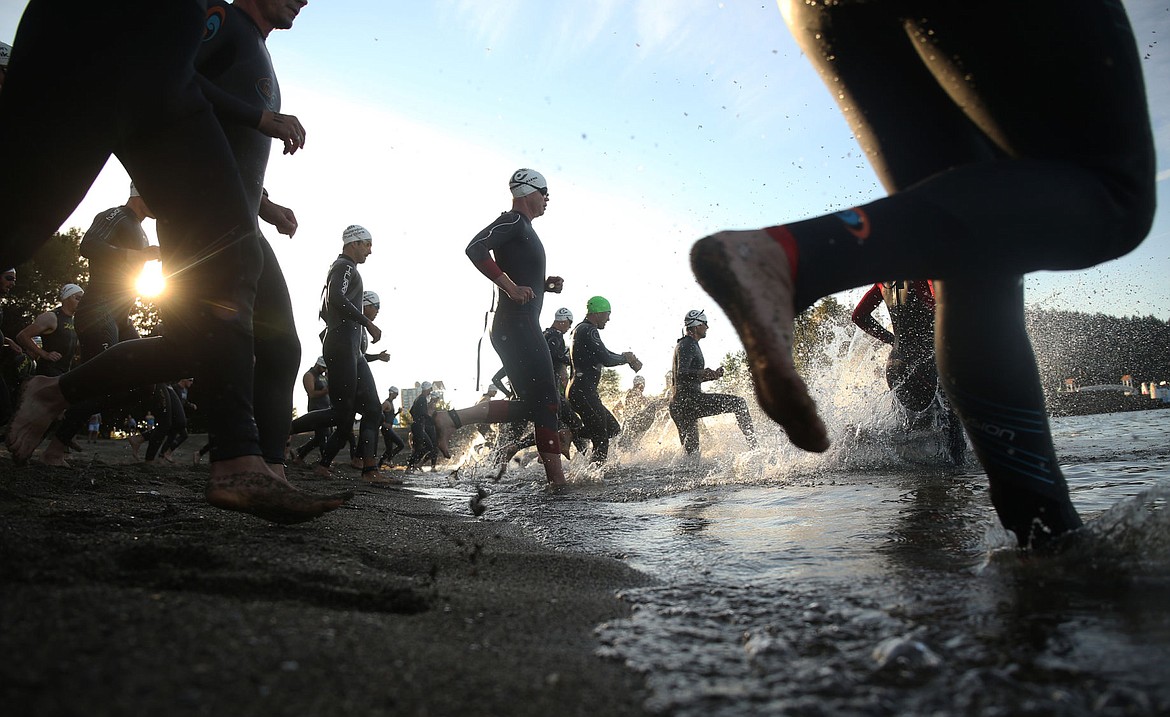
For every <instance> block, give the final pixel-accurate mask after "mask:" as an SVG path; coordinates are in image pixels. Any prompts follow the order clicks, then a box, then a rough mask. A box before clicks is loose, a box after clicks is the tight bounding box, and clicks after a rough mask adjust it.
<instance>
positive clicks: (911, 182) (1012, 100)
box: [772, 0, 1154, 308]
mask: <svg viewBox="0 0 1170 717" xmlns="http://www.w3.org/2000/svg"><path fill="white" fill-rule="evenodd" d="M783 7H784V11H785V16H786V19H788V22H789V26H790V28H791V29H792V31H793V34H794V36H795V37H796V39H797V41H798V43H799V44H800V46H801V48H802V49H803V50H804V52H805V54H806V55H807V56H808V57H809V58H810V59H811V60H812V62H813V63H814V65H815V66H816V67H817V70H818V71H819V72H820V74H821V76H822V79H823V80H824V81H825V82H826V84H827V85H828V86H829V88H830V90H831V92H832V93H833V95H834V96H835V97H837V98H838V102H839V104H840V105H841V108H842V110H843V111H844V116H845V117H846V119H847V120H848V121H849V123H850V126H851V128H852V130H853V132H854V135H855V136H856V137H857V138H858V141H859V142H860V144H861V146H862V148H863V150H864V151H865V153H866V156H867V158H868V159H869V161H870V162H871V163H872V165H873V166H874V169H875V170H876V171H877V173H878V176H879V177H880V178H881V180H882V183H883V184H884V185H885V186H886V188H887V189H888V190H890V191H891V192H895V193H894V194H892V195H891V196H890V197H888V198H886V199H882V200H879V201H877V202H873V203H871V204H868V205H865V206H864V207H860V208H858V210H854V211H849V212H841V213H838V214H834V215H829V216H826V217H822V218H819V219H813V220H809V221H807V222H798V223H796V224H790V225H786V227H784V228H783V229H784V230H786V232H787V234H788V235H790V236H791V238H792V241H793V242H794V243H795V247H796V250H797V254H798V257H799V259H798V262H799V270H798V272H797V276H796V292H797V296H796V303H797V308H803V307H804V306H808V305H810V304H811V303H812V302H813V301H815V300H816V299H817V298H819V297H821V296H825V295H828V294H831V293H833V292H835V291H840V290H843V289H847V288H852V287H855V286H862V285H865V284H867V283H872V282H873V281H875V280H881V279H883V278H887V277H890V276H906V277H914V278H926V277H932V278H944V279H945V278H952V277H956V276H965V277H975V276H983V275H986V274H998V275H1019V274H1023V273H1026V272H1030V271H1034V270H1038V269H1075V268H1083V267H1087V266H1092V265H1094V264H1097V263H1099V262H1101V261H1105V260H1107V259H1111V258H1114V257H1117V256H1120V255H1122V254H1124V253H1126V252H1128V251H1129V250H1131V249H1132V248H1133V247H1135V246H1136V245H1137V244H1138V243H1140V241H1141V239H1142V238H1143V237H1144V236H1145V235H1146V233H1147V232H1148V231H1149V227H1150V223H1151V221H1152V217H1153V211H1154V149H1153V142H1152V134H1151V131H1150V126H1149V119H1148V117H1149V113H1148V110H1147V107H1146V100H1145V91H1144V85H1143V81H1142V73H1141V67H1140V60H1139V57H1138V54H1137V51H1136V47H1135V43H1134V38H1133V34H1132V30H1131V29H1130V27H1129V24H1128V20H1127V19H1126V17H1125V13H1124V10H1123V9H1122V4H1121V3H1120V2H1116V0H1070V2H1067V3H1061V5H1060V7H1059V9H1054V8H1053V7H1052V6H1050V5H1046V4H1043V3H1040V4H1035V3H1032V4H1025V5H1023V6H1021V5H1020V4H1018V3H1014V2H1007V0H989V1H988V2H979V3H959V2H948V3H939V2H919V1H917V0H905V2H874V3H863V2H848V3H815V4H812V3H805V2H803V0H784V2H783ZM1027 217H1034V218H1035V221H1026V220H1023V219H1025V218H1027ZM772 233H773V236H776V237H777V238H778V239H779V240H780V241H781V242H782V243H784V242H786V241H788V240H787V239H786V238H784V234H785V231H780V230H778V229H777V230H772Z"/></svg>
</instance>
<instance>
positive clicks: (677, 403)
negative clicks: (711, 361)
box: [670, 334, 756, 453]
mask: <svg viewBox="0 0 1170 717" xmlns="http://www.w3.org/2000/svg"><path fill="white" fill-rule="evenodd" d="M706 368H707V364H706V361H705V359H704V358H703V350H702V349H701V348H699V342H698V341H697V340H696V339H695V337H694V336H691V335H690V334H687V335H685V336H683V337H682V338H680V339H679V340H678V341H677V342H676V343H675V345H674V360H673V361H672V363H671V374H670V375H671V378H672V380H673V381H674V391H673V392H672V397H671V400H670V417H671V419H672V420H673V421H674V425H675V428H677V429H678V440H679V442H681V443H682V446H683V449H684V450H685V451H686V452H687V453H695V452H697V451H698V450H699V419H700V418H705V417H707V416H718V415H719V414H722V413H734V414H735V420H736V422H737V423H738V424H739V430H740V431H742V432H743V435H744V438H746V439H747V442H748V446H749V447H750V448H755V447H756V432H755V427H754V425H753V424H752V417H751V415H750V414H749V413H748V410H747V401H744V400H743V399H742V398H740V397H739V396H732V395H731V394H728V393H703V372H704V370H705V369H706Z"/></svg>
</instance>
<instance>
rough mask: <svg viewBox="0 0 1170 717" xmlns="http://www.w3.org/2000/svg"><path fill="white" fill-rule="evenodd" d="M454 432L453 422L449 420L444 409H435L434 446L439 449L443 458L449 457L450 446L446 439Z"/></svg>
mask: <svg viewBox="0 0 1170 717" xmlns="http://www.w3.org/2000/svg"><path fill="white" fill-rule="evenodd" d="M454 432H455V424H454V423H453V422H452V421H451V417H450V416H448V415H447V412H446V411H435V437H436V439H437V440H436V441H435V448H438V449H439V453H442V454H443V457H444V458H450V457H451V448H450V446H449V445H448V443H447V441H448V440H450V438H451V434H452V433H454Z"/></svg>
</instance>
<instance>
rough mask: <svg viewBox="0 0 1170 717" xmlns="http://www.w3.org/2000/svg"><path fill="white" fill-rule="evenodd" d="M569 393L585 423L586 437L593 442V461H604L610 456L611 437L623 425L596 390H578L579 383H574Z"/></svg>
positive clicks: (574, 406)
mask: <svg viewBox="0 0 1170 717" xmlns="http://www.w3.org/2000/svg"><path fill="white" fill-rule="evenodd" d="M569 394H570V398H569V400H570V402H571V403H572V404H573V408H574V409H575V410H576V411H577V414H578V415H579V416H580V417H581V423H582V424H583V425H584V432H585V437H586V438H588V439H589V440H590V441H592V442H593V458H592V460H593V462H594V463H604V462H605V460H606V459H607V458H608V457H609V439H611V438H613V437H614V436H616V435H618V434H619V433H621V432H622V428H621V425H620V424H618V422H617V419H616V418H614V417H613V414H612V413H610V412H609V409H607V408H606V407H605V405H604V404H603V403H602V402H601V397H600V396H598V395H597V393H596V392H595V391H592V390H589V389H587V388H582V389H580V390H577V384H573V387H572V388H570V389H569Z"/></svg>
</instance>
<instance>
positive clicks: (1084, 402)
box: [1048, 391, 1170, 418]
mask: <svg viewBox="0 0 1170 717" xmlns="http://www.w3.org/2000/svg"><path fill="white" fill-rule="evenodd" d="M1166 408H1170V403H1165V402H1164V401H1155V400H1154V399H1151V398H1148V397H1146V396H1142V395H1135V396H1126V395H1123V394H1118V393H1102V392H1097V391H1077V392H1073V393H1057V394H1053V395H1050V396H1048V415H1050V416H1053V417H1055V418H1060V417H1063V416H1090V415H1093V414H1097V413H1125V412H1129V411H1157V410H1159V409H1166Z"/></svg>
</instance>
